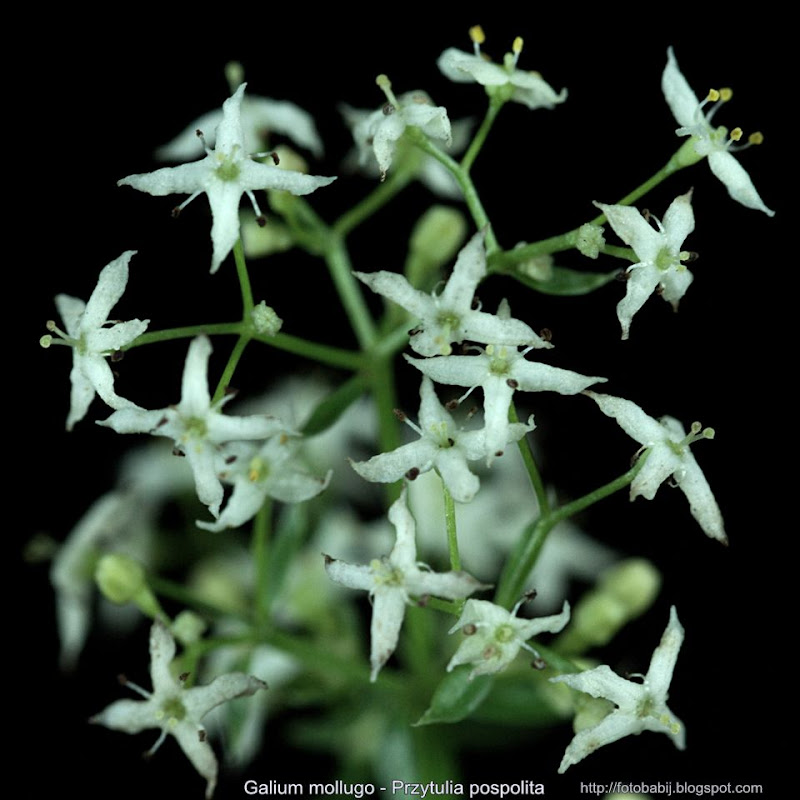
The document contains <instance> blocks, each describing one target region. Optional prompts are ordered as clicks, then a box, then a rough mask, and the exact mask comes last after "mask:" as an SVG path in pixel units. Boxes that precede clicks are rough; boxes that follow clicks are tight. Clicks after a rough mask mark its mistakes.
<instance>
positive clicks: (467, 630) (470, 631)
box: [461, 622, 478, 636]
mask: <svg viewBox="0 0 800 800" xmlns="http://www.w3.org/2000/svg"><path fill="white" fill-rule="evenodd" d="M477 632H478V626H477V625H475V624H474V623H473V622H468V623H467V624H466V625H465V626H464V627H463V628H462V629H461V633H463V634H464V636H474V635H475V634H476V633H477Z"/></svg>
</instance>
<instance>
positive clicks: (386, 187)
mask: <svg viewBox="0 0 800 800" xmlns="http://www.w3.org/2000/svg"><path fill="white" fill-rule="evenodd" d="M412 178H413V173H412V172H410V171H409V170H403V169H400V170H397V171H394V172H392V173H391V174H390V175H389V177H388V178H387V179H386V180H385V181H383V183H379V184H378V185H377V186H376V187H375V189H373V190H372V191H371V192H370V193H369V194H368V195H367V196H366V197H365V198H364V199H363V200H361V201H360V202H359V203H357V204H356V205H354V206H353V207H352V208H351V209H350V210H349V211H346V212H345V213H344V214H342V216H341V217H339V219H337V220H336V222H334V223H333V225H332V226H331V228H332V230H333V232H334V233H336V234H337V235H339V236H341V237H345V236H347V234H348V233H350V232H351V231H352V230H354V229H355V228H357V227H358V226H359V225H361V223H362V222H365V221H366V220H367V219H369V218H370V217H371V216H372V215H373V214H374V213H375V212H376V211H378V210H380V209H381V208H383V206H385V205H386V204H387V203H388V202H389V201H390V200H391V199H392V198H393V197H395V195H397V194H399V193H400V192H401V191H402V190H403V189H404V188H405V187H406V186H408V184H409V183H410V182H411V179H412Z"/></svg>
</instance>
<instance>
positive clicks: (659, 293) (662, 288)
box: [656, 284, 665, 297]
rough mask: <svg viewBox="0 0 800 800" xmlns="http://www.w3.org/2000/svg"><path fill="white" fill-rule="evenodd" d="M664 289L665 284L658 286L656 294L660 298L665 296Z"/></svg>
mask: <svg viewBox="0 0 800 800" xmlns="http://www.w3.org/2000/svg"><path fill="white" fill-rule="evenodd" d="M664 288H665V287H664V286H663V284H659V285H658V286H656V294H657V295H658V296H659V297H661V295H662V294H664Z"/></svg>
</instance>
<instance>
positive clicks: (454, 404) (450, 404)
mask: <svg viewBox="0 0 800 800" xmlns="http://www.w3.org/2000/svg"><path fill="white" fill-rule="evenodd" d="M444 407H445V408H446V409H447V410H448V411H455V410H456V409H457V408H458V400H457V399H454V400H448V401H447V402H446V403H445V404H444Z"/></svg>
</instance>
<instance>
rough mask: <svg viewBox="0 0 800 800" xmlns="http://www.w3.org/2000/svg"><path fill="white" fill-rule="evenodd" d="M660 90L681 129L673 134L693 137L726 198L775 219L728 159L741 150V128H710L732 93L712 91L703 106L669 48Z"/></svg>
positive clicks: (755, 138) (755, 139)
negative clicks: (723, 187) (739, 145)
mask: <svg viewBox="0 0 800 800" xmlns="http://www.w3.org/2000/svg"><path fill="white" fill-rule="evenodd" d="M661 89H662V91H663V92H664V97H665V98H666V101H667V104H668V105H669V107H670V110H671V111H672V114H673V116H674V117H675V119H676V120H677V122H678V123H679V124H680V126H681V127H680V128H678V129H677V131H676V133H677V134H678V136H691V137H692V142H693V144H694V149H695V151H696V152H697V155H698V156H699V157H700V158H702V157H703V156H708V165H709V167H711V171H712V172H713V173H714V174H715V175H716V176H717V177H718V178H719V179H720V180H721V181H722V182H723V183H724V184H725V186H726V188H727V189H728V194H730V196H731V197H732V198H733V199H734V200H736V201H737V202H739V203H741V204H742V205H743V206H746V207H747V208H754V209H756V210H758V211H763V212H764V213H765V214H768V215H769V216H770V217H772V216H774V215H775V212H774V211H772V210H771V209H769V208H767V206H766V205H764V201H763V200H762V199H761V197H760V196H759V194H758V192H757V191H756V189H755V186H753V182H752V181H751V180H750V176H749V175H748V174H747V172H746V171H745V170H744V168H743V167H742V166H741V164H739V162H738V161H737V160H736V159H735V158H734V157H733V156H732V155H731V151H732V150H736V149H741V148H737V147H736V145H735V142H737V141H738V140H739V139H740V138H741V136H742V131H741V128H734V129H733V130H732V131H731V132H730V135H728V129H727V128H725V127H719V128H714V127H713V126H712V125H711V120H712V118H713V117H714V114H716V112H717V110H718V109H719V108H720V106H721V105H722V104H723V103H725V102H727V101H728V100H730V98H731V96H732V94H733V93H732V92H731V90H730V89H721V90H716V89H712V90H711V91H710V92H709V94H708V96H707V97H706V99H705V100H703V102H702V103H701V102H699V101H698V99H697V96H696V95H695V93H694V92H693V91H692V89H691V87H690V86H689V84H688V83H687V81H686V78H684V77H683V73H682V72H681V71H680V68H679V67H678V62H677V60H676V59H675V53H674V52H673V50H672V48H671V47H670V48H669V49H668V50H667V66H666V67H665V68H664V74H663V75H662V77H661ZM709 101H712V102H714V105H713V106H712V107H711V110H710V111H709V112H708V113H707V114H705V115H703V107H704V106H705V105H706V103H708V102H709ZM761 139H762V137H761V134H758V133H755V134H753V135H752V136H750V140H749V142H750V144H758V143H760V142H761ZM746 146H747V145H744V147H746Z"/></svg>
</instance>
